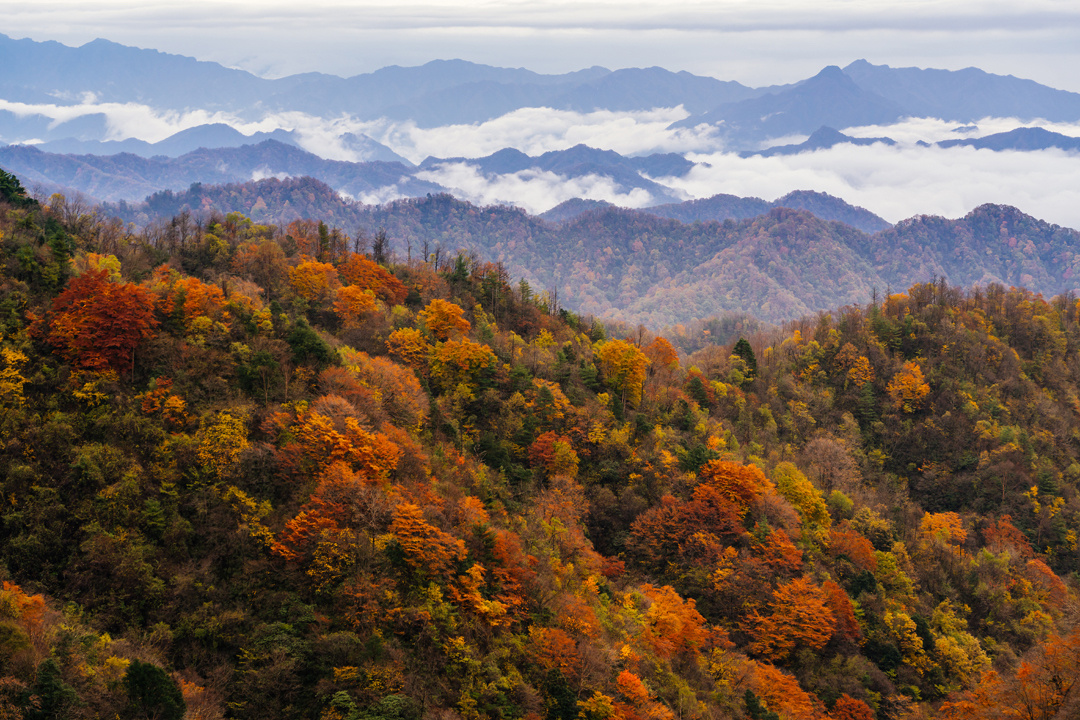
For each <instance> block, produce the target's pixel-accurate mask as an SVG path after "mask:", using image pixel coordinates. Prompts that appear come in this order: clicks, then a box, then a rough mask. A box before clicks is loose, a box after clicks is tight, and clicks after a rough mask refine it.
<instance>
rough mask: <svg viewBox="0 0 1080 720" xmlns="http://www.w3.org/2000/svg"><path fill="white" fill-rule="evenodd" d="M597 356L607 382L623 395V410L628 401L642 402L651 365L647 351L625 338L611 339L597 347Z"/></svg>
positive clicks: (633, 403) (634, 404) (624, 410)
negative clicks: (646, 373)
mask: <svg viewBox="0 0 1080 720" xmlns="http://www.w3.org/2000/svg"><path fill="white" fill-rule="evenodd" d="M596 356H597V359H598V360H599V367H600V372H602V373H603V374H604V380H605V382H607V383H608V385H610V386H611V387H612V389H614V390H617V391H618V392H619V393H620V395H621V398H622V410H623V412H626V406H627V403H629V404H630V405H633V406H636V405H637V404H638V403H639V402H641V388H642V385H643V384H644V382H645V370H646V368H648V366H649V358H648V357H646V356H645V353H643V352H642V351H641V350H640V349H638V347H637V346H636V345H634V344H633V343H629V342H626V341H625V340H609V341H607V342H605V343H602V344H600V345H599V346H598V347H597V349H596Z"/></svg>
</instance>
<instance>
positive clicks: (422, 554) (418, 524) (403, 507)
mask: <svg viewBox="0 0 1080 720" xmlns="http://www.w3.org/2000/svg"><path fill="white" fill-rule="evenodd" d="M390 532H391V533H393V534H394V536H395V537H396V538H397V541H398V543H399V544H400V545H401V549H402V551H403V552H404V554H405V562H407V563H408V564H409V565H410V566H412V568H413V569H414V570H418V571H420V572H424V573H430V574H431V575H444V574H446V573H448V572H449V571H450V570H451V568H452V566H453V564H454V563H456V562H457V561H459V560H461V559H463V558H464V557H465V543H464V541H462V540H460V539H457V538H454V537H453V536H452V535H448V534H447V533H444V532H443V531H442V530H440V529H438V528H437V527H435V526H434V525H431V524H429V523H428V522H427V521H426V520H424V512H423V511H422V510H421V509H420V508H419V506H417V505H413V504H412V503H407V502H403V503H401V504H399V505H398V506H397V507H396V508H394V520H393V522H391V523H390Z"/></svg>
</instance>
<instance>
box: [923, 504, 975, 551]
mask: <svg viewBox="0 0 1080 720" xmlns="http://www.w3.org/2000/svg"><path fill="white" fill-rule="evenodd" d="M919 540H920V541H921V542H923V543H933V542H939V543H942V544H944V545H963V544H964V541H965V540H967V530H965V529H964V523H963V521H962V520H961V519H960V516H959V515H957V514H956V513H954V512H943V513H926V514H925V515H923V518H922V522H920V523H919Z"/></svg>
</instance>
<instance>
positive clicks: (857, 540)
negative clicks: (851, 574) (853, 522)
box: [829, 520, 877, 572]
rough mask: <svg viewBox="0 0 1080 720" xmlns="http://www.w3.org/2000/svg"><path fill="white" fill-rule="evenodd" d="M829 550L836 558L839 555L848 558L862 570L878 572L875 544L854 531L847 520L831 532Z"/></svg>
mask: <svg viewBox="0 0 1080 720" xmlns="http://www.w3.org/2000/svg"><path fill="white" fill-rule="evenodd" d="M829 550H830V551H831V552H832V554H833V556H834V557H836V556H839V555H843V556H845V557H847V559H848V560H850V561H851V562H852V563H853V564H854V565H855V566H856V567H858V568H859V569H860V570H869V571H870V572H874V571H875V570H877V558H876V557H875V556H874V546H873V544H871V542H870V541H869V540H867V539H866V538H865V537H863V536H862V534H861V533H859V531H858V530H855V529H853V528H852V527H851V526H850V525H849V524H848V523H847V521H846V520H845V521H844V522H843V523H842V524H841V525H838V526H837V527H834V528H833V529H832V530H830V531H829Z"/></svg>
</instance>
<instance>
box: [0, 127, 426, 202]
mask: <svg viewBox="0 0 1080 720" xmlns="http://www.w3.org/2000/svg"><path fill="white" fill-rule="evenodd" d="M0 165H2V166H3V167H5V168H7V169H8V171H9V172H13V173H15V174H16V175H17V176H18V177H19V178H20V179H21V180H22V181H23V183H24V184H25V185H26V186H27V187H33V186H35V185H43V186H46V187H61V188H70V189H72V190H76V191H79V192H82V193H84V194H86V195H89V196H91V197H95V198H98V199H100V200H108V201H114V202H115V201H119V200H128V201H133V200H141V199H142V198H145V197H146V196H148V195H150V194H152V193H154V192H157V191H159V190H182V189H184V188H187V187H188V186H190V185H191V184H192V183H215V184H225V183H235V182H246V181H249V180H253V179H260V178H265V177H299V176H304V175H309V176H312V177H315V178H318V179H320V180H322V181H323V182H325V183H326V184H328V185H330V186H331V187H333V188H334V189H335V190H338V191H339V192H343V193H346V194H348V195H350V196H352V197H362V196H364V195H366V194H369V193H373V192H375V191H377V190H380V189H382V188H386V187H389V186H397V189H398V191H399V194H401V195H405V196H412V195H424V194H426V193H429V192H441V191H443V190H445V188H443V187H441V186H439V185H436V184H435V183H431V182H426V181H423V180H418V179H417V178H414V177H412V173H413V172H414V168H412V167H409V166H406V165H403V164H402V163H396V162H378V161H375V162H359V163H354V162H344V161H337V160H324V159H323V158H320V157H318V156H316V155H313V154H311V153H309V152H307V151H305V150H302V149H300V148H298V147H294V146H291V145H286V144H284V143H281V142H278V141H276V140H264V141H263V142H261V143H259V144H257V145H244V146H241V147H236V148H215V149H209V150H208V149H199V150H195V151H193V152H189V153H186V154H184V155H182V156H180V157H178V158H169V157H164V156H160V155H159V156H155V157H150V158H145V157H139V156H137V155H134V154H132V153H121V154H118V155H109V156H99V155H58V154H52V153H45V152H42V151H41V150H38V149H37V148H34V147H27V146H18V145H9V146H7V147H3V148H0Z"/></svg>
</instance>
